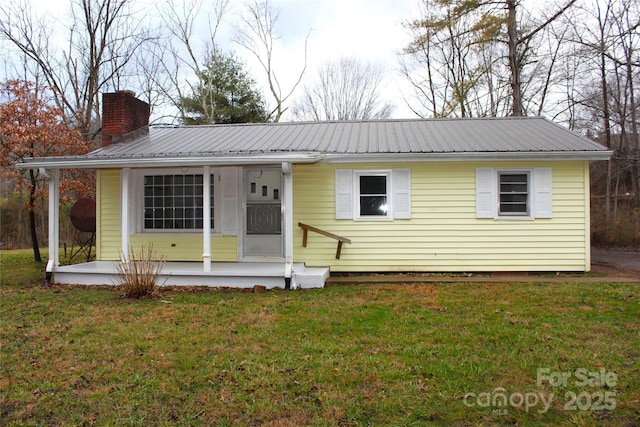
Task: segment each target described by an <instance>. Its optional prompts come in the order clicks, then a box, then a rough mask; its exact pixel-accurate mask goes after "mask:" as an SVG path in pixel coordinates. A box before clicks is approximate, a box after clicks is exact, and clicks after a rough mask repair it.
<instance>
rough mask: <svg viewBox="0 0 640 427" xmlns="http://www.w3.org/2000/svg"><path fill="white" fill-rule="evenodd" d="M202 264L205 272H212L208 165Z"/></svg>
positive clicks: (206, 170) (204, 174) (204, 180)
mask: <svg viewBox="0 0 640 427" xmlns="http://www.w3.org/2000/svg"><path fill="white" fill-rule="evenodd" d="M215 193H217V191H216V190H214V194H215ZM214 203H215V201H214ZM214 209H215V205H214ZM216 216H217V215H216ZM202 263H203V269H204V271H205V272H209V271H211V170H210V168H209V166H206V165H205V166H203V167H202Z"/></svg>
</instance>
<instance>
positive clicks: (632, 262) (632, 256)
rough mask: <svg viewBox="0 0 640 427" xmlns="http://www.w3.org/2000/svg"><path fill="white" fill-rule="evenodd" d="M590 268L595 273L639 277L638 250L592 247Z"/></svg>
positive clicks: (639, 256)
mask: <svg viewBox="0 0 640 427" xmlns="http://www.w3.org/2000/svg"><path fill="white" fill-rule="evenodd" d="M591 268H592V271H593V272H595V273H604V274H608V275H613V276H623V277H640V250H624V249H608V248H592V249H591Z"/></svg>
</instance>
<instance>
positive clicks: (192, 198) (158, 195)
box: [129, 166, 240, 236]
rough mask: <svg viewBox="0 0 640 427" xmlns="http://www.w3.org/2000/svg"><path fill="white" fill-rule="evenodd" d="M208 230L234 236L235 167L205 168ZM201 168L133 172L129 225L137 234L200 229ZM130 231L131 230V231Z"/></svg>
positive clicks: (201, 227) (235, 225)
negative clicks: (207, 173) (209, 212)
mask: <svg viewBox="0 0 640 427" xmlns="http://www.w3.org/2000/svg"><path fill="white" fill-rule="evenodd" d="M209 171H210V174H211V180H210V187H209V191H210V195H211V198H210V203H211V205H210V206H211V231H212V233H216V234H220V235H223V236H236V235H237V233H238V217H239V216H240V215H239V213H240V211H239V209H240V208H239V205H238V179H239V168H236V167H231V166H229V167H221V168H209ZM204 181H205V180H204V178H203V169H202V168H166V169H137V170H136V171H135V173H134V174H132V179H131V182H130V185H131V187H130V191H131V194H132V203H131V206H132V207H133V209H131V211H130V218H129V220H130V222H131V224H135V231H134V232H137V233H144V232H150V233H189V232H194V233H197V232H198V231H200V232H201V231H202V230H203V228H204V224H203V222H204V199H203V194H204ZM132 231H133V230H132Z"/></svg>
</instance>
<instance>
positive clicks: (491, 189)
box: [476, 168, 497, 218]
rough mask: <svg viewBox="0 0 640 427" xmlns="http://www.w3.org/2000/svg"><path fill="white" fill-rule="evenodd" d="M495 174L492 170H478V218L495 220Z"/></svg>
mask: <svg viewBox="0 0 640 427" xmlns="http://www.w3.org/2000/svg"><path fill="white" fill-rule="evenodd" d="M496 191H497V188H496V183H495V172H494V170H493V169H492V168H477V169H476V218H494V217H495V203H494V200H495V199H496V197H495V196H496Z"/></svg>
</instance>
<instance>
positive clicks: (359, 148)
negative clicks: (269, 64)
mask: <svg viewBox="0 0 640 427" xmlns="http://www.w3.org/2000/svg"><path fill="white" fill-rule="evenodd" d="M138 135H139V134H138ZM138 135H136V136H137V137H136V138H134V139H132V140H130V141H128V142H121V143H115V144H112V145H110V146H108V147H104V148H101V149H98V150H96V151H94V152H92V153H89V154H87V155H85V156H78V157H74V158H68V160H70V161H74V160H73V159H76V161H80V160H82V161H83V163H87V164H89V163H91V164H93V165H94V166H95V165H98V166H99V164H100V165H101V164H102V163H103V162H102V161H105V162H107V163H112V161H115V160H127V159H128V160H131V161H133V160H134V159H144V161H145V165H146V166H150V165H151V164H152V163H153V159H176V160H177V159H183V160H184V159H186V158H190V159H194V158H200V159H201V160H203V159H204V158H207V159H213V158H215V159H217V160H218V162H220V161H222V160H221V159H225V158H226V159H227V160H228V161H231V159H233V161H238V159H241V158H245V159H248V158H255V161H262V160H264V159H272V160H273V161H277V160H278V159H281V160H280V161H292V162H296V161H309V162H312V161H320V160H324V161H332V160H334V161H350V160H351V161H353V160H354V159H355V158H359V159H360V161H365V160H363V159H366V158H370V159H377V161H381V159H386V160H388V161H395V160H398V159H399V158H407V156H408V158H410V159H418V158H420V159H422V160H428V159H433V160H437V159H438V158H439V157H440V158H451V159H452V160H453V159H460V160H461V159H464V158H465V157H467V158H484V157H487V156H488V155H491V156H495V157H496V158H507V157H509V156H505V155H506V154H509V155H510V157H509V158H515V157H514V156H522V157H523V158H530V157H532V156H527V154H536V155H537V156H538V158H543V157H544V156H547V157H552V156H555V158H581V159H587V160H602V159H606V158H608V157H609V156H610V154H611V153H610V151H608V150H607V148H605V147H603V146H601V145H599V144H597V143H595V142H593V141H591V140H589V139H587V138H585V137H583V136H581V135H579V134H577V133H575V132H572V131H570V130H568V129H565V128H563V127H561V126H559V125H557V124H555V123H553V122H550V121H548V120H546V119H544V118H539V117H517V118H516V117H507V118H478V119H428V120H425V119H414V120H375V121H349V122H344V121H343V122H340V121H326V122H294V123H262V124H234V125H210V126H181V127H168V126H161V127H151V128H150V130H149V133H148V134H145V135H143V136H138ZM125 139H126V138H125ZM416 156H417V157H416ZM193 161H196V160H193ZM27 162H29V161H27ZM45 163H46V162H45Z"/></svg>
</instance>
